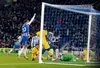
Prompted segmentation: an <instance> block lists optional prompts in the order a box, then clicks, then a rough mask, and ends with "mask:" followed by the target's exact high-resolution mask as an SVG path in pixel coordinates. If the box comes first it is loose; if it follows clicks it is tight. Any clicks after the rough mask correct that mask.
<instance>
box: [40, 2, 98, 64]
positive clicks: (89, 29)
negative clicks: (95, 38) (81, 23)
mask: <svg viewBox="0 0 100 68" xmlns="http://www.w3.org/2000/svg"><path fill="white" fill-rule="evenodd" d="M45 6H50V7H54V8H59V7H60V6H61V5H53V4H49V3H45V2H42V7H41V26H40V27H41V28H40V47H39V53H40V54H39V63H43V61H42V41H43V40H42V34H43V25H44V11H45ZM62 6H63V7H64V6H66V5H62ZM59 9H62V10H65V9H63V8H61V7H60V8H59ZM66 10H67V11H71V12H77V13H81V14H86V15H88V16H89V20H88V40H87V60H86V61H87V63H89V62H90V61H89V52H90V51H89V50H90V39H91V22H92V15H96V13H92V12H81V11H74V10H70V9H66ZM98 14H99V13H98ZM99 15H100V14H99Z"/></svg>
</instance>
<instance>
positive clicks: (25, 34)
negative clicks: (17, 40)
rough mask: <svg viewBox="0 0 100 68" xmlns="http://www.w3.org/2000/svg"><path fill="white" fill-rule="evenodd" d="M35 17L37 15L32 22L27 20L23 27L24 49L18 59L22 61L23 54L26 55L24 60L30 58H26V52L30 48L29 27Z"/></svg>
mask: <svg viewBox="0 0 100 68" xmlns="http://www.w3.org/2000/svg"><path fill="white" fill-rule="evenodd" d="M35 16H36V14H34V16H33V17H32V19H31V20H30V21H28V20H25V21H24V24H23V26H22V46H23V47H22V48H21V50H20V51H19V53H18V59H20V55H21V54H22V52H23V53H24V58H26V59H28V57H27V56H26V50H27V47H28V36H29V25H30V24H31V23H32V22H33V20H34V18H35Z"/></svg>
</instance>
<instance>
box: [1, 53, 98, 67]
mask: <svg viewBox="0 0 100 68" xmlns="http://www.w3.org/2000/svg"><path fill="white" fill-rule="evenodd" d="M28 57H29V60H26V59H24V58H23V55H22V56H21V59H20V60H18V58H17V54H14V53H12V54H10V55H9V56H7V55H6V53H0V68H52V67H53V68H96V67H97V66H72V65H59V64H39V63H38V60H35V61H31V54H28ZM56 62H59V63H61V61H56ZM70 63H71V62H70ZM79 63H80V62H79ZM65 64H67V63H65Z"/></svg>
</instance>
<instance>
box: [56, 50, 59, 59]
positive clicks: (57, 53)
mask: <svg viewBox="0 0 100 68" xmlns="http://www.w3.org/2000/svg"><path fill="white" fill-rule="evenodd" d="M58 55H59V49H56V58H58Z"/></svg>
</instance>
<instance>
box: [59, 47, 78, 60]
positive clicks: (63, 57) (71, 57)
mask: <svg viewBox="0 0 100 68" xmlns="http://www.w3.org/2000/svg"><path fill="white" fill-rule="evenodd" d="M71 50H72V49H71V48H69V49H68V53H66V54H63V55H61V57H60V60H61V61H77V60H78V58H77V57H75V56H74V55H73V54H72V53H71Z"/></svg>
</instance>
